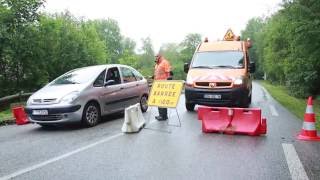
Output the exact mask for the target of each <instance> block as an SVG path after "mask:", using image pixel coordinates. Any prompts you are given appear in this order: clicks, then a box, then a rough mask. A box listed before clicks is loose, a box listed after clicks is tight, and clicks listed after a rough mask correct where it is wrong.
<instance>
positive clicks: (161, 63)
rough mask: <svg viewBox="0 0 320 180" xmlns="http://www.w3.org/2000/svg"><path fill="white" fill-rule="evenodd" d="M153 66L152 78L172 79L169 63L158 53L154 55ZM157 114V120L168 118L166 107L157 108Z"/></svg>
mask: <svg viewBox="0 0 320 180" xmlns="http://www.w3.org/2000/svg"><path fill="white" fill-rule="evenodd" d="M155 58H156V60H155V63H156V65H155V67H154V80H172V75H173V73H172V71H171V65H170V63H169V61H168V60H166V59H165V58H164V57H163V56H162V55H161V54H160V53H159V54H157V55H156V56H155ZM158 110H159V116H156V117H155V118H156V119H157V120H158V121H165V120H167V119H168V112H167V108H160V107H159V108H158Z"/></svg>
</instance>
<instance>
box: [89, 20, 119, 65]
mask: <svg viewBox="0 0 320 180" xmlns="http://www.w3.org/2000/svg"><path fill="white" fill-rule="evenodd" d="M89 23H92V24H93V25H94V26H95V28H96V30H97V32H98V34H99V36H100V39H103V40H104V41H105V46H106V54H107V57H106V61H105V62H106V63H118V61H119V58H120V57H121V54H122V46H121V40H122V37H121V34H120V27H119V25H118V22H117V21H115V20H113V19H110V18H108V19H100V20H93V21H90V22H89Z"/></svg>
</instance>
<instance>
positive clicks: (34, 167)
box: [0, 133, 123, 180]
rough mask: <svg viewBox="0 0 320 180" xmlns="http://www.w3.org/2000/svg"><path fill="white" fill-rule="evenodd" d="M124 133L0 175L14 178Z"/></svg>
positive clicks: (4, 178)
mask: <svg viewBox="0 0 320 180" xmlns="http://www.w3.org/2000/svg"><path fill="white" fill-rule="evenodd" d="M122 135H123V133H119V134H115V135H113V136H110V137H107V138H105V139H102V140H100V141H97V142H95V143H92V144H89V145H87V146H84V147H81V148H79V149H76V150H73V151H71V152H68V153H66V154H63V155H61V156H57V157H54V158H51V159H49V160H47V161H44V162H42V163H39V164H36V165H33V166H30V167H27V168H25V169H21V170H18V171H16V172H14V173H12V174H9V175H6V176H2V177H0V180H7V179H12V178H14V177H17V176H20V175H22V174H25V173H27V172H30V171H33V170H36V169H39V168H41V167H43V166H46V165H48V164H51V163H54V162H56V161H59V160H62V159H65V158H67V157H69V156H72V155H74V154H77V153H79V152H82V151H85V150H87V149H89V148H92V147H94V146H97V145H99V144H102V143H105V142H108V141H110V140H112V139H115V138H117V137H119V136H122Z"/></svg>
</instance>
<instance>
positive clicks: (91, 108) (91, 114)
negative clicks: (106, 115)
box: [82, 102, 101, 127]
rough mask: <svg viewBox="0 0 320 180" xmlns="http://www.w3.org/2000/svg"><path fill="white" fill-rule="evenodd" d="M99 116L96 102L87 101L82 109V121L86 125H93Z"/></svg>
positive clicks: (96, 122)
mask: <svg viewBox="0 0 320 180" xmlns="http://www.w3.org/2000/svg"><path fill="white" fill-rule="evenodd" d="M100 118H101V113H100V108H99V106H98V104H97V103H94V102H90V103H88V104H87V105H86V106H85V107H84V110H83V114H82V123H83V124H84V125H85V126H86V127H93V126H95V125H97V124H98V122H99V121H100Z"/></svg>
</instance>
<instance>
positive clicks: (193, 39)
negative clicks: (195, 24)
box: [180, 33, 202, 63]
mask: <svg viewBox="0 0 320 180" xmlns="http://www.w3.org/2000/svg"><path fill="white" fill-rule="evenodd" d="M201 39H202V38H201V35H200V34H197V33H192V34H188V35H187V36H186V37H185V38H184V40H183V41H182V43H181V44H180V46H181V47H182V50H181V58H182V61H183V62H185V63H186V62H190V61H191V59H192V55H193V53H194V51H195V50H196V48H197V47H198V45H199V44H200V43H201Z"/></svg>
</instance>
